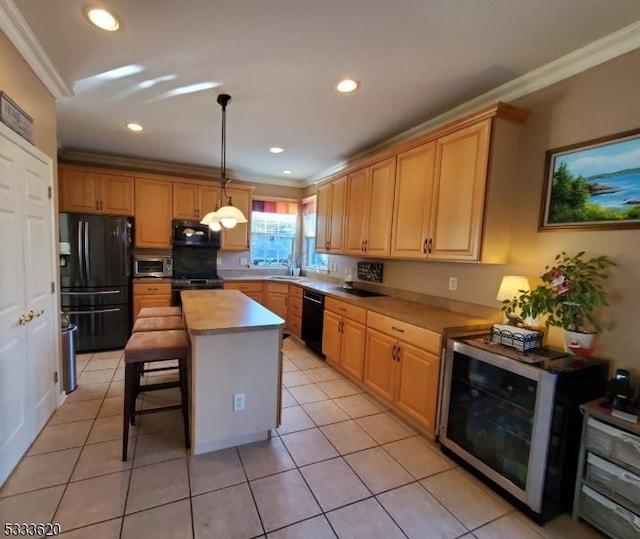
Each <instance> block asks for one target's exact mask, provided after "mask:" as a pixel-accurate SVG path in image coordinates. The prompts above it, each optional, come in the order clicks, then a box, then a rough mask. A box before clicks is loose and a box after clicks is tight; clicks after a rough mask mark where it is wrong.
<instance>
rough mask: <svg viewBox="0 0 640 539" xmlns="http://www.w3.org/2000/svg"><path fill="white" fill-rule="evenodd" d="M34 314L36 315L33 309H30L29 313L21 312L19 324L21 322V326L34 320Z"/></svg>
mask: <svg viewBox="0 0 640 539" xmlns="http://www.w3.org/2000/svg"><path fill="white" fill-rule="evenodd" d="M33 315H34V312H33V311H29V312H28V313H27V314H21V315H20V316H19V317H18V324H20V325H21V326H24V325H25V324H27V323H29V322H31V320H33Z"/></svg>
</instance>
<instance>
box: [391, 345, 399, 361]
mask: <svg viewBox="0 0 640 539" xmlns="http://www.w3.org/2000/svg"><path fill="white" fill-rule="evenodd" d="M391 356H392V357H393V361H398V345H397V344H394V345H393V352H392V353H391Z"/></svg>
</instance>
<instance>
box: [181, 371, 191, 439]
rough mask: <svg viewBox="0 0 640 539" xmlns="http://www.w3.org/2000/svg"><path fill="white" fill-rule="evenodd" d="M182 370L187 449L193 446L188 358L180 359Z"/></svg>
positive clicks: (182, 399) (183, 411)
mask: <svg viewBox="0 0 640 539" xmlns="http://www.w3.org/2000/svg"><path fill="white" fill-rule="evenodd" d="M179 372H180V400H181V401H182V419H183V421H184V438H185V445H186V447H187V449H189V448H190V447H191V435H190V434H189V378H188V373H187V359H186V358H181V359H180V360H179Z"/></svg>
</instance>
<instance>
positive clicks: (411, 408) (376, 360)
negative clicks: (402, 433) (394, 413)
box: [364, 312, 442, 434]
mask: <svg viewBox="0 0 640 539" xmlns="http://www.w3.org/2000/svg"><path fill="white" fill-rule="evenodd" d="M441 347H442V337H441V335H440V334H438V333H434V332H433V331H429V330H426V329H423V328H419V327H417V326H413V325H412V324H407V323H405V322H401V321H399V320H395V319H393V318H389V317H387V316H384V315H381V314H378V313H374V312H369V313H368V316H367V334H366V359H365V365H364V383H365V385H366V386H367V387H369V388H370V389H371V390H372V391H374V392H375V393H377V394H378V395H379V396H381V397H382V398H384V399H385V400H387V401H389V402H390V403H391V404H393V405H394V406H395V407H396V408H397V409H398V410H400V411H401V412H404V413H405V414H407V415H408V416H409V417H411V418H412V419H413V420H414V421H416V422H417V423H419V424H420V425H422V426H423V427H425V428H426V429H427V430H428V431H429V432H430V433H431V434H435V426H436V413H437V404H438V382H439V378H440V353H441Z"/></svg>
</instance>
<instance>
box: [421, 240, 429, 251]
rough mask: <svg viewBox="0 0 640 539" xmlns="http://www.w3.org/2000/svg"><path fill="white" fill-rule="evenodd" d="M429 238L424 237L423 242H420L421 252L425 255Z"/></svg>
mask: <svg viewBox="0 0 640 539" xmlns="http://www.w3.org/2000/svg"><path fill="white" fill-rule="evenodd" d="M428 241H429V240H428V239H426V238H425V240H424V243H423V244H422V252H423V253H424V254H425V255H426V254H427V242H428Z"/></svg>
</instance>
